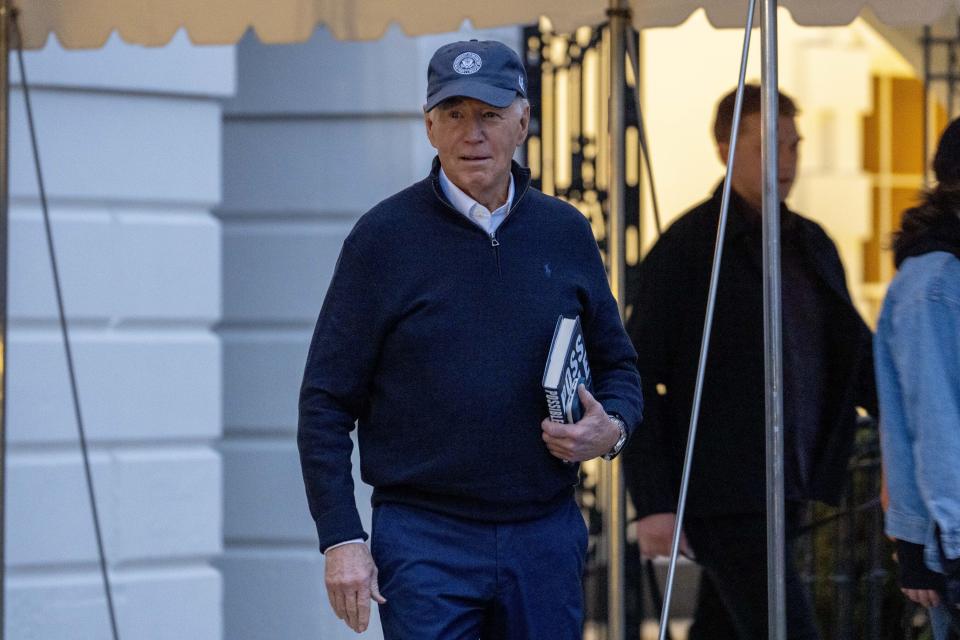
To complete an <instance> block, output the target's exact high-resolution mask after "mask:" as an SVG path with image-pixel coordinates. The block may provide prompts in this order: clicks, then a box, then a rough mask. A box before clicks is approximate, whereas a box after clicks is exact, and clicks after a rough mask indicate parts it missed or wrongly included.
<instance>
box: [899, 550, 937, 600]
mask: <svg viewBox="0 0 960 640" xmlns="http://www.w3.org/2000/svg"><path fill="white" fill-rule="evenodd" d="M897 564H898V565H899V566H900V586H901V587H903V588H904V589H936V590H937V591H941V590H942V589H943V576H941V575H940V574H938V573H937V572H936V571H931V570H930V569H928V568H927V565H926V564H925V563H924V561H923V545H922V544H916V543H914V542H907V541H905V540H897Z"/></svg>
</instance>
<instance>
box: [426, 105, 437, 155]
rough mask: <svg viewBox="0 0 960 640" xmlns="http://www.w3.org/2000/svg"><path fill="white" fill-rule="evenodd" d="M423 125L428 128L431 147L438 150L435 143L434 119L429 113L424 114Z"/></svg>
mask: <svg viewBox="0 0 960 640" xmlns="http://www.w3.org/2000/svg"><path fill="white" fill-rule="evenodd" d="M423 125H424V126H425V127H426V128H427V139H428V140H429V141H430V144H431V146H433V148H434V149H436V148H437V145H436V144H434V142H433V119H432V118H431V117H430V112H429V111H426V112H424V114H423Z"/></svg>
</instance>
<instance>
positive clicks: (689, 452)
mask: <svg viewBox="0 0 960 640" xmlns="http://www.w3.org/2000/svg"><path fill="white" fill-rule="evenodd" d="M755 10H756V0H750V6H749V7H748V9H747V25H746V27H745V29H744V34H743V53H742V55H741V58H740V77H739V79H738V80H737V98H736V102H735V103H734V107H733V125H732V127H731V129H730V150H729V152H728V153H727V173H726V175H725V176H724V178H723V199H722V200H721V203H720V220H719V221H718V222H717V244H716V247H715V249H714V254H713V269H712V270H711V272H710V291H709V294H708V295H707V312H706V316H705V318H704V323H703V341H702V342H701V344H700V363H699V366H698V368H697V382H696V388H695V390H694V395H693V408H692V410H691V413H690V428H689V431H688V434H687V449H686V452H685V454H684V460H683V477H682V479H681V482H680V500H679V503H678V504H677V516H676V524H675V526H674V528H673V541H672V544H671V546H670V568H669V570H668V571H667V585H666V589H665V593H664V598H663V609H662V610H661V612H660V635H659V640H664V638H665V637H666V631H667V625H668V623H669V620H670V602H671V599H672V596H673V581H674V578H676V572H677V555H678V554H679V551H680V534H681V532H682V531H683V513H684V511H686V508H687V489H688V488H689V486H690V470H691V464H692V462H693V446H694V443H695V442H696V438H697V421H698V420H699V418H700V401H701V400H702V399H703V379H704V376H705V374H706V368H707V352H708V351H709V349H710V332H711V330H712V328H713V310H714V308H715V307H716V303H717V285H718V283H719V280H720V262H721V260H722V258H723V240H724V236H725V235H726V230H727V214H728V213H729V211H730V188H731V183H730V176H731V175H732V174H733V165H734V161H735V160H736V155H737V154H736V149H737V138H739V133H740V114H741V112H742V111H743V86H744V82H745V81H746V75H747V59H748V58H749V56H750V35H751V32H752V31H753V14H754V11H755Z"/></svg>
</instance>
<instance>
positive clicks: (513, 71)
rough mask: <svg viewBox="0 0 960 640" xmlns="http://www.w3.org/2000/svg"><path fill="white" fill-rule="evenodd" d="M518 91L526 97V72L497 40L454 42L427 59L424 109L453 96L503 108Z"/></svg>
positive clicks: (520, 63)
mask: <svg viewBox="0 0 960 640" xmlns="http://www.w3.org/2000/svg"><path fill="white" fill-rule="evenodd" d="M518 95H519V96H522V97H524V98H526V97H527V72H526V70H525V69H524V68H523V62H521V61H520V56H518V55H517V54H516V53H515V52H514V50H513V49H511V48H510V47H508V46H507V45H505V44H503V43H502V42H497V41H496V40H468V41H465V42H453V43H451V44H447V45H444V46H442V47H440V48H439V49H437V52H436V53H434V54H433V58H431V59H430V66H429V67H428V68H427V103H426V105H424V110H425V111H430V110H431V109H433V108H434V107H435V106H437V105H438V104H440V103H441V102H443V101H444V100H446V99H447V98H454V97H461V98H474V99H476V100H480V101H481V102H486V103H487V104H489V105H491V106H494V107H500V108H503V107H508V106H510V105H511V104H512V103H513V101H514V99H516V97H517V96H518Z"/></svg>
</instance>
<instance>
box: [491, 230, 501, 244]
mask: <svg viewBox="0 0 960 640" xmlns="http://www.w3.org/2000/svg"><path fill="white" fill-rule="evenodd" d="M490 246H491V247H499V246H500V241H499V240H497V236H495V235H493V234H492V233H491V234H490Z"/></svg>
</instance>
